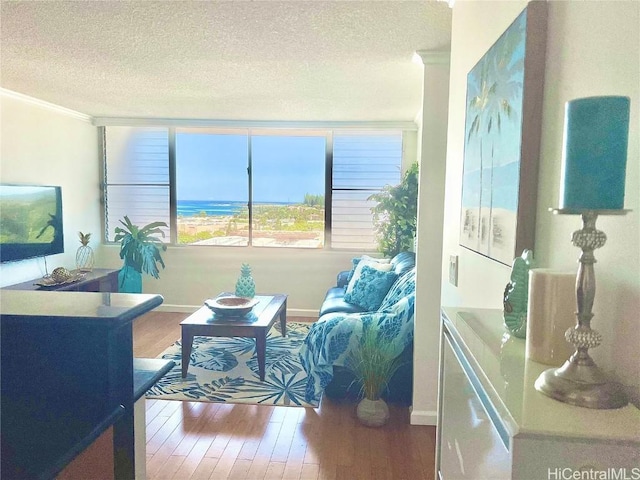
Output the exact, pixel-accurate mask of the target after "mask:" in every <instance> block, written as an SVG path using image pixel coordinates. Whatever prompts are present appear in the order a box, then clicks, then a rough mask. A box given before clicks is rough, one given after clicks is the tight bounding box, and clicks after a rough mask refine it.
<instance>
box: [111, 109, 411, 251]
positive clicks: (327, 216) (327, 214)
mask: <svg viewBox="0 0 640 480" xmlns="http://www.w3.org/2000/svg"><path fill="white" fill-rule="evenodd" d="M202 123H203V124H198V123H184V122H169V123H167V122H161V123H159V124H158V123H147V122H144V121H141V122H133V123H130V122H117V121H104V122H103V124H102V125H99V127H100V128H101V130H102V132H101V135H100V143H101V145H100V147H101V151H102V162H101V178H102V181H101V189H102V203H103V214H102V215H101V220H102V226H103V241H104V242H105V244H117V242H113V241H110V240H109V234H108V231H107V228H106V227H107V225H106V221H107V219H106V210H107V205H108V199H107V195H106V191H107V187H108V186H109V185H113V184H109V183H107V149H106V144H107V142H106V136H107V132H106V130H107V127H124V126H131V127H145V126H146V127H159V128H166V129H167V134H168V140H169V142H168V143H169V144H168V153H167V154H168V162H169V219H170V222H169V239H168V240H169V241H168V242H167V243H166V244H167V246H172V247H173V246H177V247H198V246H202V245H190V244H180V243H178V242H177V240H178V224H177V220H178V214H177V182H176V165H177V163H176V162H177V159H176V131H177V130H178V129H179V130H189V129H193V130H210V131H211V132H214V133H224V132H225V131H227V132H233V133H239V132H240V131H244V132H246V134H247V140H248V166H247V178H248V182H247V188H248V193H249V195H248V210H249V236H248V244H247V245H243V246H242V247H239V248H247V247H250V248H274V247H261V246H256V245H254V244H253V208H252V203H253V198H252V197H253V191H252V173H253V172H252V168H251V167H252V155H251V136H252V135H253V134H257V135H260V134H262V135H264V134H267V135H282V136H296V135H298V136H323V137H324V138H325V192H324V197H325V201H324V242H323V246H322V247H321V248H318V249H312V248H309V249H308V250H332V251H351V250H352V249H349V248H341V247H338V248H336V247H332V225H331V222H332V220H333V218H332V202H333V190H334V188H333V156H334V155H333V153H334V152H333V148H334V142H333V140H334V135H335V134H336V133H337V132H343V131H349V132H357V131H361V132H362V133H367V132H377V133H383V132H385V131H386V132H393V133H398V134H400V138H401V144H402V147H401V152H400V163H399V165H398V166H399V168H400V171H401V173H402V172H404V171H405V166H406V164H407V159H406V151H405V141H406V139H407V133H409V132H415V131H416V130H417V126H416V125H415V124H414V123H412V122H395V123H394V122H391V123H393V124H388V123H385V124H384V125H369V124H367V125H363V126H359V127H355V128H354V127H351V128H349V127H348V126H345V125H336V126H334V127H332V126H323V125H320V124H319V125H315V126H313V127H309V126H304V125H301V126H296V124H295V122H293V123H290V122H286V123H287V125H286V126H279V125H270V124H264V122H258V123H259V125H257V126H250V125H249V124H247V123H242V122H232V125H228V124H226V122H225V123H224V124H220V123H218V122H202ZM249 123H253V122H249ZM314 133H315V135H314ZM416 153H417V151H416ZM408 163H411V162H408ZM356 190H357V189H356ZM229 247H232V245H230V246H229ZM278 248H295V247H278ZM360 250H361V251H375V247H373V246H372V248H371V250H365V249H360Z"/></svg>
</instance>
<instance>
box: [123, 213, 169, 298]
mask: <svg viewBox="0 0 640 480" xmlns="http://www.w3.org/2000/svg"><path fill="white" fill-rule="evenodd" d="M120 223H122V225H123V226H124V228H123V227H116V229H115V233H116V235H115V238H114V239H115V241H116V242H120V258H121V259H122V260H124V266H123V267H122V269H121V270H120V273H118V288H119V291H120V292H125V293H142V273H143V272H144V273H147V274H149V275H151V276H152V277H153V278H159V277H160V272H159V270H158V264H160V265H161V266H162V268H164V261H163V260H162V256H161V255H160V250H162V251H166V250H167V246H166V245H165V244H164V243H162V240H161V239H160V238H158V235H161V236H162V237H164V236H165V234H164V231H163V230H161V229H160V227H167V224H166V223H164V222H153V223H150V224H148V225H145V226H144V227H138V226H137V225H134V224H133V223H132V222H131V220H129V217H128V216H126V215H125V216H124V220H120Z"/></svg>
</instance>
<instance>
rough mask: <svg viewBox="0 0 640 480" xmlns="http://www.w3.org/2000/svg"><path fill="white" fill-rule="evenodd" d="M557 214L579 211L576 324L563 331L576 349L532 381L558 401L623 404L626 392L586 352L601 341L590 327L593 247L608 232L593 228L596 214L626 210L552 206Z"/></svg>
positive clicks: (600, 406)
mask: <svg viewBox="0 0 640 480" xmlns="http://www.w3.org/2000/svg"><path fill="white" fill-rule="evenodd" d="M552 211H553V213H556V214H568V215H578V214H579V215H582V229H581V230H577V231H575V232H573V236H572V238H571V242H572V243H573V245H575V246H576V247H578V248H580V249H582V254H581V255H580V258H579V262H580V265H579V267H578V274H577V277H576V303H577V307H578V312H577V313H576V317H577V322H576V326H575V327H573V328H570V329H568V330H567V331H566V333H565V338H566V340H567V342H569V343H571V344H572V345H573V346H574V348H575V349H576V351H575V352H574V354H573V355H571V358H569V360H567V361H566V362H565V363H564V365H562V366H561V367H560V368H550V369H548V370H545V371H544V372H542V374H541V375H540V376H539V377H538V379H537V380H536V382H535V388H536V390H538V391H539V392H541V393H544V394H545V395H547V396H549V397H551V398H554V399H556V400H559V401H561V402H565V403H569V404H571V405H577V406H580V407H587V408H596V409H608V408H620V407H624V406H625V405H626V404H627V403H628V400H627V396H626V394H625V392H624V389H623V387H622V385H620V384H618V383H614V382H610V381H608V380H607V378H606V377H605V375H604V373H602V371H601V370H600V368H598V366H597V365H596V364H595V362H594V361H593V359H592V358H591V357H590V356H589V352H588V350H589V348H595V347H597V346H598V345H600V343H601V342H602V337H601V335H600V334H599V333H598V332H597V331H596V330H593V329H592V328H591V318H593V313H591V309H592V307H593V299H594V297H595V293H596V278H595V273H594V269H593V264H594V263H595V262H596V259H595V257H594V255H593V251H594V250H595V249H596V248H600V247H602V246H603V245H604V244H605V243H606V241H607V236H606V235H605V233H604V232H602V231H600V230H597V229H596V219H597V218H598V215H625V214H626V213H627V212H628V210H567V209H562V210H559V209H552Z"/></svg>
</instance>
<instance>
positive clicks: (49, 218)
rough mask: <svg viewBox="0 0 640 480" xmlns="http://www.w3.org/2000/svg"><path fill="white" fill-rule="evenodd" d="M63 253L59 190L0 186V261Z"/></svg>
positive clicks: (60, 194) (53, 188)
mask: <svg viewBox="0 0 640 480" xmlns="http://www.w3.org/2000/svg"><path fill="white" fill-rule="evenodd" d="M63 252H64V239H63V232H62V192H61V188H60V187H51V186H38V185H0V261H2V262H11V261H15V260H24V259H26V258H33V257H42V256H45V255H54V254H56V253H63Z"/></svg>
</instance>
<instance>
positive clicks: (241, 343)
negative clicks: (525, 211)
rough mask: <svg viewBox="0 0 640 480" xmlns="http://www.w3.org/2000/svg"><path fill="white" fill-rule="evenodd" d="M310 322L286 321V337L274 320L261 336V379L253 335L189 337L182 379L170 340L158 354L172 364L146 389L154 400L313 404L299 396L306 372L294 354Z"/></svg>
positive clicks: (177, 348)
mask: <svg viewBox="0 0 640 480" xmlns="http://www.w3.org/2000/svg"><path fill="white" fill-rule="evenodd" d="M311 325H312V324H311V323H287V336H286V337H282V335H281V334H280V322H276V324H275V325H274V327H273V328H272V329H271V331H270V332H269V333H268V335H267V349H266V365H265V376H264V382H261V381H260V376H259V374H258V359H257V357H256V354H255V353H256V345H255V340H254V339H253V338H243V337H235V338H231V337H229V338H227V337H200V336H196V337H194V339H193V348H192V351H191V362H190V363H189V370H188V372H187V377H186V378H182V367H181V363H182V362H181V356H182V342H181V341H180V340H178V341H176V342H175V343H174V344H173V345H171V346H170V347H169V348H167V349H166V350H165V351H164V352H162V354H160V356H159V357H158V358H164V359H168V360H173V361H174V362H175V363H176V365H175V367H173V368H172V369H171V371H169V373H167V375H165V376H164V377H162V378H161V379H160V380H159V381H158V383H156V384H155V385H154V386H153V387H152V388H151V389H150V390H149V391H148V392H147V393H146V397H147V398H152V399H156V400H183V401H189V402H194V401H195V402H222V403H249V404H263V405H287V406H292V407H317V406H318V404H314V403H308V402H306V401H305V400H304V391H305V386H306V383H307V374H306V372H305V371H304V369H303V368H302V365H301V364H300V359H299V357H298V352H299V351H300V346H301V345H302V342H303V341H304V339H305V337H306V336H307V332H308V331H309V328H310V327H311Z"/></svg>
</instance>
